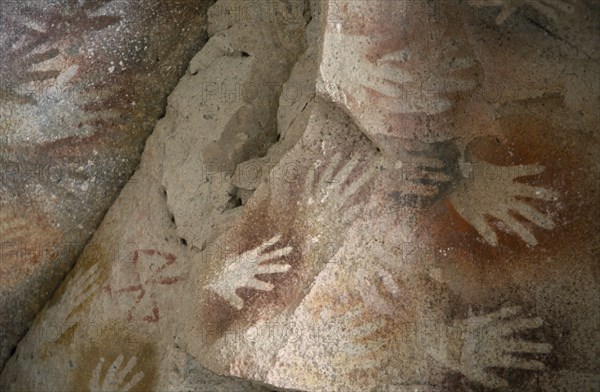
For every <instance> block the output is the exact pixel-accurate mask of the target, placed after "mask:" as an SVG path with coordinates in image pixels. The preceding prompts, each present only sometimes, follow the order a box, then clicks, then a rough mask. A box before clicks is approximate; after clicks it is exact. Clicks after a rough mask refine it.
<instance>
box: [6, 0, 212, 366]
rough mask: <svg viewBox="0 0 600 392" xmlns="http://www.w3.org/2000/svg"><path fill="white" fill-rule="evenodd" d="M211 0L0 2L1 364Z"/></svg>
mask: <svg viewBox="0 0 600 392" xmlns="http://www.w3.org/2000/svg"><path fill="white" fill-rule="evenodd" d="M210 3H211V1H188V0H185V1H171V0H150V1H145V2H144V6H143V7H141V6H137V5H135V4H136V3H132V2H130V1H125V0H85V1H76V0H61V1H43V0H28V1H19V0H7V1H5V0H3V1H2V3H1V4H0V53H2V55H1V57H0V166H1V167H2V173H1V177H0V200H1V204H0V241H1V249H0V286H1V289H0V324H1V327H0V342H1V343H0V369H1V368H2V366H3V364H4V362H5V361H6V359H7V358H8V356H9V353H10V352H11V350H13V349H14V347H15V345H16V343H17V341H18V340H19V338H20V337H22V336H23V334H24V333H25V331H26V330H27V328H28V326H29V324H30V323H31V321H32V320H33V318H34V317H35V315H36V313H37V312H38V311H39V310H40V309H41V307H42V306H43V305H44V304H45V303H46V301H47V300H48V299H49V298H50V296H51V295H52V292H53V291H54V290H55V289H56V288H57V287H58V285H59V284H60V282H61V281H62V279H63V278H64V276H65V274H66V273H67V271H68V270H69V269H70V268H71V267H72V265H73V263H74V262H75V260H76V258H77V256H78V255H79V253H80V252H81V250H82V249H83V246H84V245H85V243H86V242H87V241H88V240H89V238H90V237H91V234H92V233H93V232H94V230H95V229H96V228H97V226H98V225H99V223H100V221H101V219H102V216H103V215H104V213H105V212H106V210H107V209H108V207H109V206H110V205H111V203H112V202H113V201H114V200H115V198H116V196H117V194H118V192H119V190H120V189H121V188H122V187H123V186H124V185H125V183H126V181H127V180H128V179H129V177H130V176H131V174H132V173H133V171H134V169H135V167H136V166H137V164H138V163H139V158H140V155H141V150H142V147H143V143H144V140H145V138H146V137H147V136H148V135H149V133H150V131H151V130H152V129H153V127H154V125H155V124H156V121H157V119H158V117H159V116H160V115H161V114H162V111H163V108H164V104H165V100H166V95H167V94H168V93H169V92H170V91H171V90H172V89H173V87H174V86H175V84H176V82H177V80H178V79H179V77H180V76H181V75H182V74H183V72H184V71H185V67H187V65H188V62H189V60H190V59H191V57H192V56H193V54H194V53H195V52H196V51H197V50H198V49H199V48H200V47H202V44H203V43H204V42H205V39H206V29H207V22H206V11H207V8H208V6H209V4H210Z"/></svg>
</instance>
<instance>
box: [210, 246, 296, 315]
mask: <svg viewBox="0 0 600 392" xmlns="http://www.w3.org/2000/svg"><path fill="white" fill-rule="evenodd" d="M280 240H281V236H280V235H276V236H274V237H272V238H271V239H269V240H267V241H265V242H263V243H262V244H260V245H259V246H257V247H256V248H253V249H250V250H248V251H246V252H244V253H242V254H240V255H232V256H229V257H227V258H226V259H225V265H224V267H223V270H222V271H221V272H220V274H219V276H218V278H217V279H216V280H215V282H214V283H211V284H209V285H208V286H207V288H208V289H209V290H211V291H213V292H214V293H216V294H217V295H219V296H220V297H221V298H223V299H224V300H225V301H227V302H228V303H229V304H230V305H231V306H233V307H234V308H236V309H237V310H241V309H242V308H243V307H244V300H243V299H242V297H240V296H239V295H238V294H237V290H238V289H240V288H250V289H254V290H260V291H272V290H273V289H274V288H275V286H274V285H273V284H272V283H268V282H265V281H263V280H260V279H257V278H256V275H265V274H266V275H270V274H281V273H285V272H287V271H289V269H290V268H291V265H290V264H281V263H273V262H274V261H277V260H280V259H282V258H285V256H287V255H289V254H290V253H291V252H292V250H293V248H292V247H291V246H285V247H282V248H274V249H272V250H270V251H267V252H265V251H266V250H267V249H270V248H272V247H273V246H274V245H275V244H277V243H278V242H279V241H280ZM265 263H266V264H265Z"/></svg>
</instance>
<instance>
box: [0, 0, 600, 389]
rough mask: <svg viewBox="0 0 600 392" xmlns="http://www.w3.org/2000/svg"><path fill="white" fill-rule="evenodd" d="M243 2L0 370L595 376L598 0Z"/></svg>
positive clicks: (399, 382)
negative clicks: (71, 267)
mask: <svg viewBox="0 0 600 392" xmlns="http://www.w3.org/2000/svg"><path fill="white" fill-rule="evenodd" d="M246 4H247V3H246ZM256 4H260V6H261V8H260V10H261V11H262V12H261V13H260V18H258V17H257V15H258V14H257V13H256V10H257V8H248V7H246V8H245V7H243V6H240V2H236V1H231V0H228V1H223V0H222V1H219V2H217V3H216V4H215V5H214V6H213V7H212V8H211V9H210V10H209V13H208V15H209V23H208V31H209V34H210V36H211V37H210V39H209V41H208V42H207V43H206V45H205V46H204V47H203V49H202V50H201V51H200V52H199V53H198V54H197V55H196V56H195V57H194V58H193V59H192V61H191V63H190V65H189V68H188V72H187V73H186V75H185V76H184V77H183V78H182V79H181V80H180V82H179V85H178V86H177V88H176V89H175V91H174V92H173V94H171V96H170V97H169V104H168V107H167V111H166V115H165V117H164V118H163V119H162V120H161V121H160V122H159V123H158V125H157V126H156V128H155V131H154V133H153V134H152V135H151V137H150V138H149V139H148V141H147V143H146V147H145V150H144V154H143V157H142V161H141V164H140V167H139V169H138V170H137V171H136V173H135V174H134V176H133V177H132V180H131V181H130V182H129V183H128V184H127V185H126V187H125V188H124V190H123V192H122V193H121V194H120V196H119V198H118V199H117V201H116V202H115V203H114V204H113V206H112V207H111V209H110V210H109V212H108V213H107V215H106V217H105V219H104V221H103V223H102V224H101V226H100V228H99V230H98V231H97V232H96V233H95V235H94V237H93V239H92V241H91V242H90V243H89V244H88V246H87V247H86V249H85V250H84V252H83V254H82V255H81V257H80V258H79V260H78V262H77V264H76V266H75V268H74V270H73V271H72V272H71V273H70V274H69V276H68V277H67V279H66V281H65V282H64V283H63V285H62V286H61V287H60V289H59V290H58V292H57V293H55V295H54V296H53V299H52V301H51V303H50V304H49V305H48V306H47V307H46V308H44V310H43V311H42V312H41V313H40V314H39V316H38V317H37V318H36V320H35V321H34V323H33V326H32V328H31V329H30V331H29V332H28V334H27V335H26V337H25V338H24V339H23V341H22V342H21V343H20V344H19V346H18V348H17V351H16V353H15V355H14V356H13V357H12V358H11V359H10V360H9V362H8V363H7V365H6V368H5V370H4V371H3V373H2V374H1V375H0V387H1V388H3V389H6V390H8V391H20V390H40V389H44V388H46V389H48V390H86V389H89V390H92V391H96V390H108V389H110V388H111V387H112V389H113V390H123V391H124V390H131V391H136V390H139V391H144V390H156V391H164V390H173V391H179V390H188V389H189V390H202V389H199V388H203V386H205V385H218V383H219V382H228V383H229V382H231V383H234V384H231V385H236V388H237V387H240V388H244V387H247V388H250V387H252V388H268V389H269V390H278V391H292V390H294V391H318V392H321V391H322V392H338V391H339V392H363V391H381V392H384V391H387V392H392V391H394V392H408V391H419V392H423V391H427V392H429V391H436V392H438V391H439V392H442V391H443V392H445V391H496V390H507V391H540V392H541V391H598V390H600V345H599V343H598V342H600V295H599V294H600V264H599V263H598V260H599V258H600V235H599V233H600V209H599V205H598V203H599V200H600V197H599V196H600V195H599V194H598V193H599V191H600V165H598V162H597V161H598V159H597V157H598V156H600V143H599V140H598V139H599V131H600V112H599V111H598V107H599V106H600V105H599V104H600V48H599V46H600V42H599V40H598V34H599V33H600V14H599V12H600V4H599V3H598V2H595V1H586V0H527V1H522V2H521V1H509V0H465V1H454V0H452V1H451V0H442V1H428V0H422V1H421V0H419V1H412V0H410V1H409V0H398V1H388V0H365V1H361V0H314V1H280V2H269V1H266V0H265V1H259V2H258V3H256ZM114 249H126V250H127V251H126V252H125V253H120V255H122V257H119V258H116V257H114V253H113V252H114ZM110 364H112V365H113V368H115V369H116V370H115V371H106V372H105V370H104V369H105V368H106V367H108V366H109V365H110ZM185 369H188V370H185ZM192 369H193V370H192ZM213 372H214V373H213ZM215 374H218V375H219V376H216V375H215ZM215 377H217V379H216V380H215V379H214V378H215ZM223 377H225V378H223ZM240 379H244V380H246V381H244V382H246V383H247V384H240ZM211 383H212V384H211ZM231 388H234V387H231ZM232 390H235V389H232ZM258 390H260V389H258Z"/></svg>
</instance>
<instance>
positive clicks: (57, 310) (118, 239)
mask: <svg viewBox="0 0 600 392" xmlns="http://www.w3.org/2000/svg"><path fill="white" fill-rule="evenodd" d="M257 4H258V3H257ZM286 4H287V3H285V2H283V3H280V4H279V3H273V2H271V1H264V2H262V3H260V5H261V7H272V6H273V5H277V8H274V9H272V12H273V15H272V17H269V18H268V19H266V18H265V19H264V20H260V19H259V20H249V19H248V17H247V16H246V15H244V14H241V15H240V14H235V12H237V11H236V8H235V7H238V6H239V3H237V2H230V1H229V2H220V3H217V4H215V5H214V6H212V8H210V10H209V12H208V13H207V14H208V25H207V30H208V32H209V35H210V39H209V40H208V41H207V42H206V44H205V45H204V46H203V48H202V50H201V51H200V52H199V53H197V54H196V55H195V56H194V57H193V59H192V60H191V62H188V68H187V71H186V72H185V75H184V76H183V77H182V78H181V80H180V81H179V84H178V85H177V87H176V88H175V90H174V91H173V93H172V94H171V95H170V96H169V99H168V105H167V109H166V114H165V116H164V118H162V119H161V120H160V121H159V122H158V124H157V125H156V128H155V130H154V132H153V133H152V135H151V136H150V137H149V138H148V140H147V142H146V146H145V149H144V153H143V157H142V159H141V163H140V167H139V168H138V170H137V171H136V172H135V174H134V175H133V177H132V178H131V180H130V181H129V182H128V183H127V185H126V186H125V188H124V189H123V190H122V192H121V193H120V195H119V197H118V198H117V199H116V201H115V203H114V204H113V205H112V207H111V208H110V209H109V211H108V212H107V214H106V216H105V217H104V220H103V222H102V224H101V225H100V227H99V229H98V230H97V231H96V233H95V234H94V236H93V238H92V240H91V241H90V243H88V245H87V246H86V248H85V249H84V251H83V252H82V254H81V256H80V257H79V259H78V261H77V263H76V265H75V267H74V269H73V270H72V271H71V272H70V273H69V275H68V276H67V278H66V280H65V282H64V283H63V284H62V286H61V287H60V288H59V289H58V291H57V292H56V293H55V294H54V296H53V298H52V299H51V301H50V302H49V303H48V305H47V306H46V307H45V308H44V309H43V310H42V311H41V312H40V313H39V314H38V317H37V318H36V319H35V321H34V322H33V325H32V326H31V327H30V329H29V331H28V333H27V335H26V336H25V337H24V338H23V339H22V341H21V342H20V343H19V346H18V347H17V350H16V352H15V354H14V355H13V356H12V357H11V359H10V360H9V361H8V363H7V364H6V367H5V369H4V371H3V372H2V375H1V376H0V380H1V381H0V390H3V391H5V390H6V391H25V390H26V391H61V392H62V391H84V390H91V391H106V390H111V391H112V390H115V391H150V390H152V391H206V392H209V391H210V392H214V391H223V392H225V391H228V392H229V391H264V390H266V389H265V387H263V386H260V385H259V384H256V385H254V384H253V385H251V384H249V382H247V381H242V380H239V379H236V378H232V377H230V378H223V377H221V376H217V375H215V374H214V373H213V372H211V371H209V370H207V369H206V367H204V366H201V362H200V361H199V359H198V358H194V357H193V356H191V355H190V354H189V353H186V352H185V351H183V350H182V349H181V348H180V343H179V340H178V339H177V337H178V334H179V331H178V329H179V324H180V321H181V319H182V318H183V317H192V314H188V315H187V316H185V315H184V313H182V312H184V309H183V308H182V305H183V303H184V302H185V301H186V300H187V298H188V297H189V296H188V294H186V291H187V290H188V285H187V283H186V282H188V281H190V282H191V280H190V278H191V277H190V275H189V273H190V269H191V268H192V266H193V263H194V260H195V259H194V257H195V256H194V255H196V254H201V249H204V248H205V247H206V246H207V244H211V243H212V242H214V238H215V237H216V236H217V235H218V234H219V233H220V232H221V231H223V230H224V229H225V228H226V227H227V226H229V225H230V224H231V223H232V222H234V221H235V217H236V216H237V215H239V212H240V211H241V210H240V208H236V207H239V206H240V205H241V204H242V203H245V202H246V201H247V199H248V197H250V196H251V194H252V192H253V189H254V188H253V186H254V187H256V185H250V184H252V183H256V182H257V181H260V178H261V176H262V175H263V172H260V171H259V172H257V171H256V169H259V168H260V167H259V166H258V163H257V164H256V165H251V166H249V165H248V164H246V165H245V168H246V169H245V170H247V171H248V172H247V173H246V172H244V173H243V174H238V176H237V177H236V180H239V181H240V182H243V183H244V184H245V187H246V188H238V187H236V186H235V185H233V183H234V182H236V180H234V173H235V172H236V169H237V168H238V167H240V166H241V164H242V163H244V162H249V161H253V160H255V159H259V158H261V157H264V156H265V154H266V152H267V150H268V149H269V146H271V145H272V144H273V143H275V142H276V141H277V139H278V138H279V132H278V127H277V118H278V108H292V107H293V108H296V107H297V105H294V104H295V103H296V98H294V100H292V99H291V98H286V95H285V94H283V92H284V84H285V83H286V82H288V83H296V82H294V81H293V79H291V77H290V74H291V73H292V72H295V75H297V76H296V79H297V80H298V82H297V84H300V83H301V82H302V81H303V80H304V79H303V77H305V75H306V72H305V71H304V68H306V66H305V67H303V68H301V69H299V70H298V71H295V70H296V67H295V66H296V63H297V60H298V58H299V57H300V56H301V55H302V53H304V52H305V50H306V48H307V44H306V38H305V27H306V24H307V22H308V19H309V16H308V13H309V10H308V6H307V3H305V2H304V1H300V2H290V3H289V4H287V5H286ZM265 9H267V8H265ZM305 14H306V15H305ZM314 25H315V26H317V27H318V24H317V23H314ZM312 48H313V51H312V53H313V58H314V53H315V51H314V49H315V48H316V46H315V45H313V46H312ZM293 70H294V71H293ZM312 75H314V72H312ZM313 86H314V83H313ZM309 94H313V95H314V87H313V89H312V91H310V92H309ZM298 99H309V98H308V95H306V94H304V92H302V96H301V97H300V98H298ZM280 101H282V102H281V103H280ZM301 109H302V106H301V107H300V108H299V110H298V112H300V111H301ZM297 114H298V113H297ZM282 116H283V114H282ZM286 116H287V117H286V118H288V119H289V120H288V122H291V121H293V119H294V117H295V116H294V115H293V114H291V113H288V114H287V115H286ZM260 162H261V164H265V167H264V169H263V170H264V173H265V174H268V168H269V163H264V162H262V161H260ZM242 176H243V177H242ZM182 290H183V291H182ZM201 357H202V356H201ZM108 369H114V370H108Z"/></svg>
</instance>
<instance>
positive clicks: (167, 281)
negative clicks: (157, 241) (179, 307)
mask: <svg viewBox="0 0 600 392" xmlns="http://www.w3.org/2000/svg"><path fill="white" fill-rule="evenodd" d="M140 254H142V255H146V256H149V257H152V256H160V257H162V258H163V259H164V260H165V262H164V263H163V264H162V265H161V266H160V267H158V268H157V269H156V271H154V272H153V273H152V277H150V278H149V279H146V280H145V281H143V282H142V281H141V280H142V278H141V275H140V272H139V269H138V267H137V266H138V265H139V264H138V261H139V260H140ZM176 260H177V257H176V256H175V255H174V254H172V253H163V252H160V251H157V250H155V249H138V250H136V251H135V252H133V255H132V257H131V262H132V264H134V265H135V266H136V278H135V279H136V280H137V281H138V282H140V283H138V284H132V285H130V286H127V287H125V288H122V289H119V290H116V291H115V292H116V293H134V292H139V295H138V296H137V298H136V300H135V302H134V303H133V305H132V306H131V307H130V308H129V310H128V311H127V319H128V320H131V319H132V318H133V312H134V310H135V309H136V308H137V307H138V305H139V304H140V303H141V302H142V299H144V298H145V296H146V288H147V287H149V286H153V285H156V284H159V285H172V284H175V283H177V282H180V281H181V280H183V278H182V277H181V276H162V275H159V274H160V273H161V272H163V271H164V270H165V269H166V268H167V267H168V266H170V265H173V263H175V261H176ZM107 289H108V291H109V292H111V293H112V289H111V287H110V286H108V287H107ZM149 300H150V301H151V307H152V309H151V311H152V315H146V316H144V317H143V318H142V320H143V321H146V322H150V323H154V322H157V321H159V319H160V316H159V308H158V305H157V303H156V298H155V294H154V293H153V292H152V291H150V295H149ZM141 306H144V305H141Z"/></svg>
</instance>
